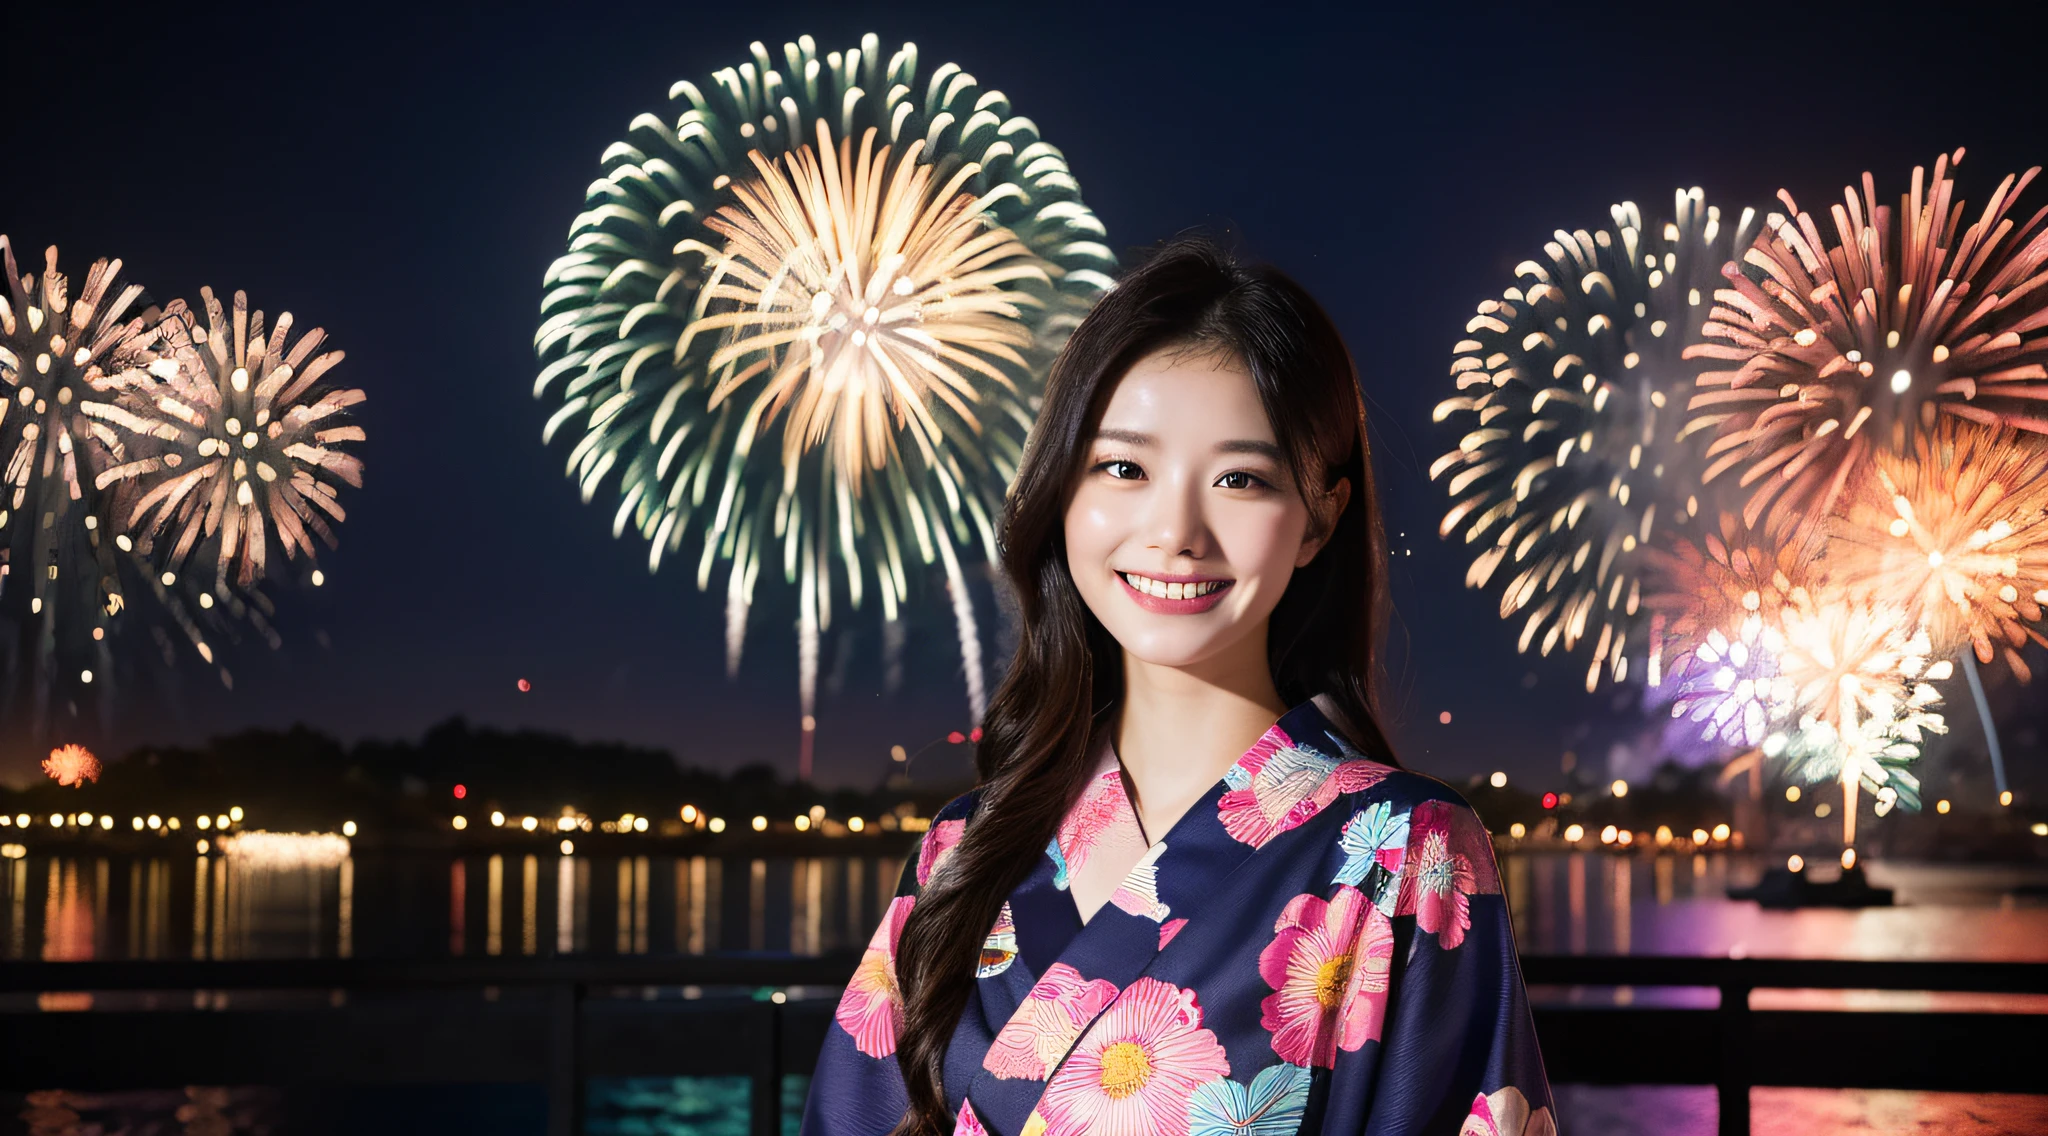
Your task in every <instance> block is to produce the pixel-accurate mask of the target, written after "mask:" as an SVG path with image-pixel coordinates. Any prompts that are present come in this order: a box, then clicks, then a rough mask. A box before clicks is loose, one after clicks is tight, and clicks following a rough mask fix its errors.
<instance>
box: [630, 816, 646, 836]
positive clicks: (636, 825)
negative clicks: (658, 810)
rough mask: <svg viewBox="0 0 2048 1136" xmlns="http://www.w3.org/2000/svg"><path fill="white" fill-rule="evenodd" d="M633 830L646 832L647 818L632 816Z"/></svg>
mask: <svg viewBox="0 0 2048 1136" xmlns="http://www.w3.org/2000/svg"><path fill="white" fill-rule="evenodd" d="M633 831H634V832H646V831H647V818H646V817H634V818H633Z"/></svg>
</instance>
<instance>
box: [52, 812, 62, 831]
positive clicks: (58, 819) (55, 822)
mask: <svg viewBox="0 0 2048 1136" xmlns="http://www.w3.org/2000/svg"><path fill="white" fill-rule="evenodd" d="M50 827H51V828H63V827H64V814H63V813H51V814H50Z"/></svg>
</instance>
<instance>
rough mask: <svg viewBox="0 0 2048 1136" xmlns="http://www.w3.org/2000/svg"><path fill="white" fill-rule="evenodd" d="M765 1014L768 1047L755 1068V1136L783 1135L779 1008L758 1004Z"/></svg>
mask: <svg viewBox="0 0 2048 1136" xmlns="http://www.w3.org/2000/svg"><path fill="white" fill-rule="evenodd" d="M759 1004H760V1005H761V1006H762V1007H764V1008H765V1009H766V1010H767V1011H768V1029H767V1034H768V1045H767V1047H766V1052H765V1053H764V1054H763V1055H762V1057H761V1059H760V1060H759V1061H757V1062H756V1063H755V1066H754V1107H753V1109H752V1110H751V1112H752V1115H753V1118H754V1122H753V1124H752V1125H751V1128H752V1130H753V1133H754V1136H782V1007H781V1006H780V1005H778V1004H777V1003H774V1002H762V1003H759Z"/></svg>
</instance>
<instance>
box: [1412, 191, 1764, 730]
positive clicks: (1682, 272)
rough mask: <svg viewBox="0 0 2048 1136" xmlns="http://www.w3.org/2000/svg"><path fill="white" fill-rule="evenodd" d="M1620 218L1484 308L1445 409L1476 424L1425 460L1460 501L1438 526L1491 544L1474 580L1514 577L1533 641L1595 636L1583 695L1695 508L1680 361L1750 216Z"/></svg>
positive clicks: (1529, 266)
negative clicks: (1667, 544)
mask: <svg viewBox="0 0 2048 1136" xmlns="http://www.w3.org/2000/svg"><path fill="white" fill-rule="evenodd" d="M1611 212H1612V217H1613V223H1612V224H1611V225H1610V226H1608V227H1607V228H1603V229H1600V230H1597V231H1594V232H1587V231H1585V230H1579V231H1577V232H1569V233H1568V232H1563V231H1559V232H1558V233H1557V234H1556V237H1555V239H1554V240H1552V241H1550V242H1549V243H1547V244H1546V245H1545V246H1544V254H1545V255H1544V257H1543V258H1542V259H1541V260H1540V261H1539V260H1528V261H1524V262H1522V264H1520V265H1519V266H1517V268H1516V273H1515V274H1516V277H1517V282H1516V283H1515V285H1514V286H1512V287H1510V288H1508V289H1507V290H1506V291H1505V292H1504V293H1502V296H1501V298H1500V299H1497V300H1487V301H1485V302H1484V303H1482V304H1480V305H1479V310H1478V312H1477V314H1476V315H1474V316H1473V318H1472V320H1471V321H1470V322H1469V323H1468V324H1466V328H1465V330H1466V335H1467V338H1465V339H1463V340H1461V341H1460V342H1459V343H1458V344H1457V346H1456V347H1455V348H1454V349H1453V354H1454V358H1453V360H1452V363H1451V374H1452V376H1453V377H1454V378H1455V379H1456V381H1457V384H1458V390H1459V394H1458V395H1457V396H1456V397H1453V398H1449V399H1445V400H1444V401H1443V402H1441V403H1439V404H1438V405H1437V408H1436V412H1435V418H1436V420H1437V421H1439V422H1443V421H1447V420H1448V421H1452V422H1454V423H1455V424H1456V425H1457V426H1458V427H1459V428H1461V429H1464V430H1465V431H1466V432H1465V433H1464V434H1463V436H1462V437H1460V439H1459V441H1458V446H1457V448H1456V449H1454V450H1452V451H1451V452H1449V453H1447V454H1445V455H1444V456H1443V457H1442V458H1439V459H1438V460H1437V461H1436V463H1435V464H1434V465H1433V466H1431V469H1430V475H1431V478H1432V479H1435V478H1439V477H1446V476H1448V482H1447V484H1448V488H1449V491H1450V495H1451V497H1452V499H1453V503H1452V505H1451V508H1450V509H1449V511H1448V512H1446V513H1445V515H1444V519H1443V523H1442V525H1441V527H1440V531H1441V533H1442V534H1443V535H1444V536H1446V537H1449V536H1451V535H1452V534H1453V533H1457V532H1460V531H1461V530H1462V532H1463V536H1464V541H1465V543H1466V544H1468V545H1483V547H1482V548H1481V550H1480V551H1479V552H1478V554H1477V555H1476V556H1475V557H1474V559H1473V562H1472V567H1471V569H1470V571H1469V572H1468V573H1467V574H1466V583H1467V584H1468V585H1470V586H1473V587H1485V586H1487V585H1488V584H1490V583H1491V582H1492V581H1493V580H1494V578H1495V577H1496V576H1500V575H1505V576H1506V579H1505V580H1504V582H1503V584H1502V588H1501V600H1500V614H1501V616H1502V618H1504V619H1505V618H1515V617H1520V618H1522V620H1523V625H1522V633H1521V637H1520V642H1519V647H1520V648H1521V649H1522V650H1524V651H1526V650H1528V649H1529V648H1530V647H1531V646H1532V645H1534V646H1536V647H1537V648H1538V650H1539V652H1540V653H1542V654H1544V655H1548V654H1549V653H1550V652H1551V651H1552V650H1553V649H1554V648H1557V647H1559V646H1562V647H1563V648H1564V649H1565V650H1567V651H1571V650H1576V649H1579V648H1581V647H1582V646H1590V648H1591V652H1590V653H1591V661H1590V665H1589V666H1588V668H1587V671H1586V687H1587V689H1588V690H1592V689H1594V688H1595V687H1596V686H1597V685H1598V684H1599V681H1600V677H1601V674H1602V672H1603V671H1605V672H1606V673H1607V674H1608V675H1610V676H1611V677H1612V678H1613V679H1614V680H1615V681H1620V680H1622V679H1623V678H1625V677H1627V674H1628V668H1629V658H1630V655H1631V654H1632V653H1638V652H1640V651H1641V650H1642V648H1643V647H1644V646H1645V642H1646V639H1647V636H1646V635H1645V632H1646V631H1647V630H1648V628H1647V625H1646V618H1647V616H1646V612H1645V609H1644V607H1643V603H1642V601H1643V592H1644V577H1643V572H1644V558H1645V554H1646V551H1647V549H1648V548H1649V547H1650V544H1651V541H1652V540H1653V538H1656V537H1659V536H1661V535H1662V533H1663V532H1664V531H1665V530H1667V529H1670V528H1672V527H1674V526H1675V525H1677V524H1679V523H1682V522H1683V521H1684V520H1685V519H1686V518H1688V517H1691V516H1693V515H1695V514H1697V513H1698V511H1699V508H1700V503H1699V500H1698V497H1697V491H1696V486H1697V484H1698V480H1699V477H1698V475H1699V472H1700V469H1699V459H1698V456H1697V455H1696V454H1695V453H1694V452H1693V449H1692V447H1690V446H1688V445H1686V444H1685V442H1684V433H1683V431H1684V426H1685V420H1684V414H1683V408H1684V403H1685V401H1686V399H1687V397H1688V395H1689V393H1690V391H1691V389H1692V386H1693V377H1694V374H1695V372H1696V370H1697V368H1696V367H1695V366H1693V365H1691V364H1688V363H1687V362H1686V361H1685V359H1684V354H1685V349H1686V347H1687V346H1688V345H1690V344H1693V343H1696V342H1697V341H1698V339H1699V334H1700V330H1701V327H1702V325H1703V324H1704V322H1705V319H1706V316H1707V312H1708V311H1709V307H1708V305H1707V303H1706V299H1707V296H1708V295H1709V294H1710V293H1711V291H1712V289H1713V286H1714V284H1715V283H1716V282H1718V281H1719V280H1720V269H1721V266H1722V265H1723V264H1724V263H1726V262H1727V261H1728V260H1729V259H1730V258H1731V257H1732V256H1733V255H1735V254H1736V253H1738V252H1739V251H1740V249H1741V248H1742V247H1743V246H1744V245H1746V244H1747V243H1748V241H1749V239H1750V226H1751V222H1752V220H1753V218H1752V214H1751V213H1750V212H1749V211H1745V212H1744V213H1743V216H1742V218H1741V220H1740V222H1739V223H1737V224H1735V225H1732V226H1731V225H1725V224H1723V222H1722V219H1721V212H1720V210H1719V209H1718V208H1717V207H1713V206H1708V205H1706V204H1705V203H1704V201H1703V198H1702V195H1701V193H1700V191H1699V190H1697V189H1694V190H1691V191H1689V192H1688V191H1683V190H1681V191H1679V192H1678V194H1677V195H1676V201H1675V211H1674V213H1673V219H1672V220H1670V221H1666V222H1664V223H1662V224H1655V225H1645V224H1644V222H1643V218H1642V215H1641V213H1640V212H1639V211H1638V210H1637V208H1636V207H1635V205H1634V204H1632V203H1623V204H1621V205H1617V206H1614V207H1613V209H1612V211H1611Z"/></svg>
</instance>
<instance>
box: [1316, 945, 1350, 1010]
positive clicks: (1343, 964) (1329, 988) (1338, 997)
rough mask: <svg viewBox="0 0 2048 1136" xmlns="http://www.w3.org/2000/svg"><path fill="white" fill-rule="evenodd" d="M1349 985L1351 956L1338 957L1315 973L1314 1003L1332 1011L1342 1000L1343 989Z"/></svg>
mask: <svg viewBox="0 0 2048 1136" xmlns="http://www.w3.org/2000/svg"><path fill="white" fill-rule="evenodd" d="M1350 984H1351V956H1350V955H1338V956H1337V957H1336V958H1333V959H1331V960H1330V961H1329V962H1326V963H1324V964H1323V965H1322V967H1321V968H1320V969H1319V970H1317V971H1316V1001H1318V1002H1321V1003H1322V1004H1323V1008H1324V1009H1334V1008H1335V1007H1336V1005H1337V1003H1338V1002H1341V1001H1343V1000H1344V988H1345V987H1346V986H1349V985H1350Z"/></svg>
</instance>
